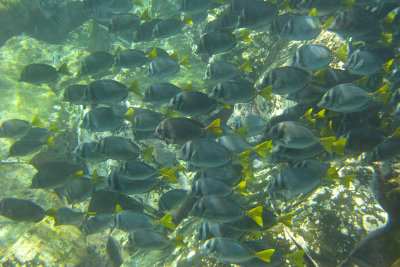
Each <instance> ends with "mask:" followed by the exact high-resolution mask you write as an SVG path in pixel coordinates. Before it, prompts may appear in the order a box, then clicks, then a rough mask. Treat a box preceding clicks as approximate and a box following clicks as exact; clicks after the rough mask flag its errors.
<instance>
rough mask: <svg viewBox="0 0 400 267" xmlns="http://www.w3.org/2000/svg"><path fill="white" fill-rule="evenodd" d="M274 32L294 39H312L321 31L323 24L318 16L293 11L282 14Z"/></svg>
mask: <svg viewBox="0 0 400 267" xmlns="http://www.w3.org/2000/svg"><path fill="white" fill-rule="evenodd" d="M274 31H277V32H274V33H275V34H278V35H279V36H280V37H286V38H288V39H290V40H293V41H307V40H312V39H314V38H316V37H318V35H319V34H320V33H321V25H320V23H319V21H318V20H317V19H316V18H313V17H310V16H302V15H298V14H293V13H287V14H283V15H280V16H279V17H278V18H277V20H276V22H275V25H274Z"/></svg>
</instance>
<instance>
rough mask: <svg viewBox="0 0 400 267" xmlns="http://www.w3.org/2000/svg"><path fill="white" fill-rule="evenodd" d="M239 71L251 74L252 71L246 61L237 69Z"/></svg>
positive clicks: (247, 60)
mask: <svg viewBox="0 0 400 267" xmlns="http://www.w3.org/2000/svg"><path fill="white" fill-rule="evenodd" d="M239 69H241V70H243V71H246V72H252V71H253V70H252V69H251V67H250V60H249V59H246V61H245V62H244V63H243V65H242V66H240V67H239Z"/></svg>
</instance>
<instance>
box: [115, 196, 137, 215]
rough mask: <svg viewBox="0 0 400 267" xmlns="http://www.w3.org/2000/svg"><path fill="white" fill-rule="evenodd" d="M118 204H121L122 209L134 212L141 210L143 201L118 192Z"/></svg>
mask: <svg viewBox="0 0 400 267" xmlns="http://www.w3.org/2000/svg"><path fill="white" fill-rule="evenodd" d="M117 202H118V205H120V206H121V208H122V210H131V211H136V212H143V208H144V207H143V201H141V200H137V199H136V198H133V197H131V196H128V195H125V194H118V197H117Z"/></svg>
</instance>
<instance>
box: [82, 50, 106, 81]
mask: <svg viewBox="0 0 400 267" xmlns="http://www.w3.org/2000/svg"><path fill="white" fill-rule="evenodd" d="M113 64H114V56H113V55H112V54H110V53H108V52H105V51H99V52H94V53H91V54H90V55H88V56H87V57H85V58H84V59H83V61H82V66H81V69H80V71H79V73H78V76H93V75H97V74H101V73H104V72H105V71H107V70H109V69H110V68H111V67H112V65H113Z"/></svg>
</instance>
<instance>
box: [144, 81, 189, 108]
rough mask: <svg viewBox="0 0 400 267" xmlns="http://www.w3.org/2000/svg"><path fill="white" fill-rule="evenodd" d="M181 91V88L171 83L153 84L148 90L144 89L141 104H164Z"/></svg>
mask: <svg viewBox="0 0 400 267" xmlns="http://www.w3.org/2000/svg"><path fill="white" fill-rule="evenodd" d="M181 91H182V89H181V88H179V87H178V86H176V85H175V84H172V83H166V82H161V83H153V84H152V85H151V86H150V87H149V88H147V89H146V91H145V93H144V97H143V102H151V103H156V104H165V103H168V102H169V101H170V100H171V98H173V97H174V96H175V95H176V94H178V93H179V92H181Z"/></svg>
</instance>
